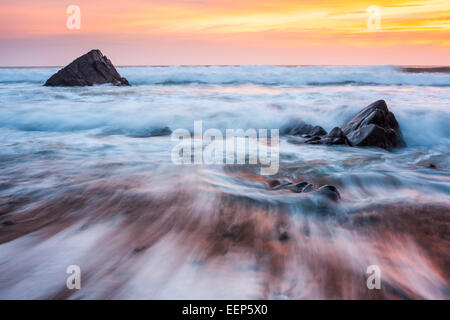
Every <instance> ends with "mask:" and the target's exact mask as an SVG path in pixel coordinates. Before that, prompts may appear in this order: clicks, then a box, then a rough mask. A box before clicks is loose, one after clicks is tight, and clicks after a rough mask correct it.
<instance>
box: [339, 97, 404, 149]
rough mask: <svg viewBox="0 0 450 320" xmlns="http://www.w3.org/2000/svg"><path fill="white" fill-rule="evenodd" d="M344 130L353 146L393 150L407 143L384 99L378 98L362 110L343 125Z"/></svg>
mask: <svg viewBox="0 0 450 320" xmlns="http://www.w3.org/2000/svg"><path fill="white" fill-rule="evenodd" d="M342 131H343V132H344V134H345V135H346V136H347V138H348V139H349V140H350V142H351V144H352V145H353V146H358V147H361V146H368V147H380V148H383V149H386V150H391V149H392V148H396V147H404V146H405V145H406V144H405V141H404V140H403V137H402V133H401V131H400V127H399V125H398V122H397V120H396V119H395V116H394V114H393V113H392V112H390V111H389V110H388V107H387V105H386V102H385V101H384V100H378V101H376V102H374V103H372V104H370V105H368V106H367V107H366V108H364V109H363V110H361V111H360V112H359V113H358V114H357V115H355V116H354V117H353V118H352V119H351V120H350V121H349V122H348V123H347V124H346V125H345V126H343V127H342Z"/></svg>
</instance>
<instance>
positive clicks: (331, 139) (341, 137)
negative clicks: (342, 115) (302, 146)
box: [322, 127, 352, 146]
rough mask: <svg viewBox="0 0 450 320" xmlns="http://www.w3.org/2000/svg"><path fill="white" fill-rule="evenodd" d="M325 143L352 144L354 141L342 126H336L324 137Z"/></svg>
mask: <svg viewBox="0 0 450 320" xmlns="http://www.w3.org/2000/svg"><path fill="white" fill-rule="evenodd" d="M322 140H323V142H324V144H326V145H333V144H346V145H349V146H351V145H352V143H351V142H350V141H349V140H348V138H347V137H346V135H345V133H344V132H343V131H342V129H341V128H339V127H335V128H333V130H331V131H330V133H329V134H327V135H326V136H325V137H324V138H323V139H322Z"/></svg>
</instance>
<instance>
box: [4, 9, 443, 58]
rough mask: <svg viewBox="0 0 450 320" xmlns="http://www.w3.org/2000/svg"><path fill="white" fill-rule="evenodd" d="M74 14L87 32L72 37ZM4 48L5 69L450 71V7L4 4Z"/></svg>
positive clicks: (73, 32)
mask: <svg viewBox="0 0 450 320" xmlns="http://www.w3.org/2000/svg"><path fill="white" fill-rule="evenodd" d="M69 5H78V6H79V7H80V9H81V29H80V30H69V29H68V28H67V27H66V20H67V18H68V17H69V14H67V13H66V8H67V7H68V6H69ZM373 5H375V6H378V7H379V8H380V11H381V28H380V29H378V30H375V31H374V30H369V29H368V27H367V25H366V21H367V17H368V14H367V12H366V9H367V8H368V7H369V6H373ZM0 47H1V50H0V66H22V65H28V66H29V65H51V66H55V65H64V64H67V63H68V62H70V61H72V60H73V59H74V58H76V57H77V56H79V55H81V54H83V53H85V52H86V51H88V50H90V49H92V48H98V49H101V50H102V52H103V53H104V54H106V55H107V56H108V57H109V58H111V60H112V61H113V63H115V64H117V65H171V64H176V65H182V64H195V65H199V64H200V65H203V64H296V65H298V64H300V65H306V64H353V65H357V64H400V65H450V0H429V1H414V0H406V1H389V0H370V1H365V0H363V1H353V0H349V1H342V0H312V1H300V0H148V1H145V0H126V1H122V0H121V1H111V0H110V1H107V0H71V1H67V2H66V1H62V0H16V1H6V0H1V3H0Z"/></svg>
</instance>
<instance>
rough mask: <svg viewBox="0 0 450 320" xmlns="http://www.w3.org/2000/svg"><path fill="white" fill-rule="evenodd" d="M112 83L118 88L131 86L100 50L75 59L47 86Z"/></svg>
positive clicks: (46, 84)
mask: <svg viewBox="0 0 450 320" xmlns="http://www.w3.org/2000/svg"><path fill="white" fill-rule="evenodd" d="M104 83H112V84H113V85H116V86H129V85H130V84H129V83H128V80H127V79H125V78H123V77H121V76H120V74H119V73H118V72H117V70H116V68H115V67H114V66H113V64H112V63H111V61H110V60H109V59H108V58H107V57H106V56H104V55H103V54H102V53H101V52H100V50H98V49H96V50H91V51H89V52H88V53H86V54H84V55H82V56H81V57H79V58H77V59H75V60H74V61H73V62H71V63H70V64H69V65H67V66H66V67H64V68H62V69H61V70H59V71H58V72H57V73H55V74H54V75H52V76H51V77H50V78H49V79H48V80H47V81H46V82H45V84H44V85H45V86H50V87H54V86H62V87H73V86H92V85H94V84H104Z"/></svg>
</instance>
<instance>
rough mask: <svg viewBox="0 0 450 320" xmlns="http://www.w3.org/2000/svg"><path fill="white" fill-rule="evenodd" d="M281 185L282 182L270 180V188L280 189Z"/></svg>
mask: <svg viewBox="0 0 450 320" xmlns="http://www.w3.org/2000/svg"><path fill="white" fill-rule="evenodd" d="M280 184H281V182H280V180H270V181H269V187H270V188H275V187H278V186H279V185H280Z"/></svg>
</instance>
